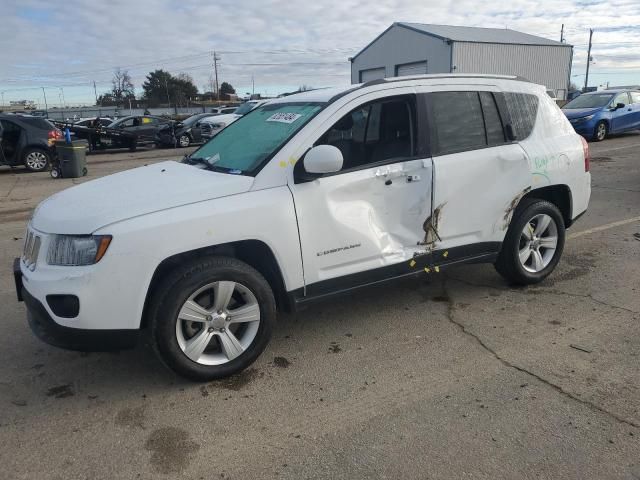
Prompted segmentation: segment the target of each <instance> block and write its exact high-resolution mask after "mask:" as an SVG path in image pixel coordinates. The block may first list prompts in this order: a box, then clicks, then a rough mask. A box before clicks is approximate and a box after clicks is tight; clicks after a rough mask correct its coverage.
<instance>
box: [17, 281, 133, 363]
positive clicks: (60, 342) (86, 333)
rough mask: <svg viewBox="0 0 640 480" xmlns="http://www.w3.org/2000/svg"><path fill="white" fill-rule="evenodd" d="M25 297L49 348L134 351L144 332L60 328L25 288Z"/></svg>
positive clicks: (33, 321)
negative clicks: (132, 349) (131, 349)
mask: <svg viewBox="0 0 640 480" xmlns="http://www.w3.org/2000/svg"><path fill="white" fill-rule="evenodd" d="M22 297H23V298H24V302H25V304H26V306H27V320H28V322H29V327H31V330H32V331H33V333H34V334H35V335H36V336H37V337H38V338H39V339H40V340H42V341H43V342H45V343H48V344H49V345H53V346H55V347H60V348H66V349H68V350H79V351H85V352H87V351H88V352H104V351H113V350H123V349H126V348H132V347H134V346H135V345H136V343H137V341H138V337H139V335H140V330H124V329H123V330H86V329H80V328H71V327H65V326H62V325H59V324H57V323H56V322H55V320H54V319H53V318H51V316H50V315H49V313H48V312H47V310H46V309H45V308H44V306H43V305H42V303H40V301H39V300H37V299H36V298H34V297H33V296H32V295H31V294H30V293H29V291H28V290H27V289H26V288H22Z"/></svg>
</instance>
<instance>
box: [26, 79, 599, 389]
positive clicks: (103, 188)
mask: <svg viewBox="0 0 640 480" xmlns="http://www.w3.org/2000/svg"><path fill="white" fill-rule="evenodd" d="M589 196H590V174H589V157H588V149H587V145H586V143H585V141H584V140H583V139H582V137H580V136H579V135H577V134H576V133H575V132H574V130H573V128H572V127H571V125H570V124H569V122H568V121H567V119H566V118H565V116H564V115H563V114H562V112H561V111H560V110H559V109H558V107H557V106H556V104H555V103H554V102H553V101H552V100H551V99H550V98H549V96H548V95H547V94H546V92H545V88H544V87H542V86H538V85H534V84H531V83H528V82H526V81H523V80H521V79H518V78H516V77H506V76H488V75H426V76H420V77H402V78H393V79H386V80H377V81H373V82H369V83H365V84H362V85H356V86H351V87H349V88H341V89H326V90H316V91H311V92H306V93H301V94H299V95H294V96H289V97H286V98H282V99H277V100H274V101H271V102H269V103H267V104H264V105H262V106H260V107H258V108H256V109H255V110H253V111H251V112H250V113H249V114H247V115H245V116H244V117H242V118H241V119H239V120H238V121H236V122H234V123H233V124H231V125H230V126H229V127H227V128H226V129H224V130H223V131H222V132H220V133H219V134H218V135H217V136H216V137H214V138H213V140H211V141H210V142H209V143H207V144H205V145H204V146H202V147H201V148H200V149H199V150H197V151H195V152H194V153H193V154H192V155H191V156H190V157H186V158H185V159H184V160H183V162H182V163H177V162H173V161H167V162H162V163H157V164H155V165H150V166H144V167H140V168H136V169H133V170H129V171H125V172H121V173H117V174H115V175H111V176H108V177H104V178H101V179H98V180H94V181H91V182H87V183H84V184H82V185H78V186H74V187H72V188H70V189H68V190H65V191H62V192H60V193H58V194H56V195H53V196H52V197H50V198H48V199H47V200H45V201H44V202H42V203H41V204H40V205H39V206H38V208H37V209H36V210H35V212H34V214H33V218H32V219H31V221H30V223H29V225H28V230H27V235H26V243H25V248H24V254H23V256H22V257H21V258H20V259H16V262H15V267H14V270H15V276H16V285H17V289H18V295H19V296H20V297H21V298H24V301H25V302H26V305H27V309H28V319H29V324H30V325H31V328H32V329H33V330H34V332H35V333H36V334H37V335H38V336H39V337H40V338H42V339H43V340H44V341H46V342H48V343H51V344H54V345H58V346H62V347H66V348H72V349H94V350H105V349H109V348H121V347H124V346H131V345H133V344H134V343H135V341H136V338H137V337H138V336H139V334H140V333H141V332H146V333H147V334H148V335H149V336H150V338H151V341H152V343H153V345H154V346H155V348H156V350H157V352H158V354H159V356H160V358H161V359H162V360H163V361H164V362H165V363H166V364H167V365H168V366H169V367H171V368H172V369H173V370H175V371H176V372H178V373H179V374H181V375H184V376H186V377H189V378H192V379H196V380H209V379H214V378H220V377H224V376H227V375H230V374H233V373H235V372H238V371H239V370H241V369H243V368H245V367H247V366H248V365H250V364H251V363H252V362H253V361H254V360H255V359H256V358H257V357H258V355H260V353H261V352H262V351H263V349H264V348H265V346H266V344H267V342H268V340H269V337H270V334H271V331H272V328H273V326H274V322H275V319H276V311H277V310H279V309H283V310H295V309H297V308H299V307H300V306H302V305H304V304H308V303H309V302H311V301H313V300H318V299H322V298H325V297H328V296H329V295H333V294H336V293H341V292H346V291H351V290H353V289H355V288H357V287H362V286H365V285H370V284H374V283H378V282H382V281H386V280H390V279H393V278H398V277H404V276H407V275H428V274H433V273H435V272H439V271H441V270H442V269H444V268H446V267H447V266H448V265H451V264H459V263H477V262H489V263H494V265H495V267H496V269H497V270H498V272H499V273H500V274H501V275H503V276H504V277H505V278H506V279H507V280H508V281H509V282H511V283H515V284H532V283H536V282H540V281H541V280H543V279H544V278H545V277H546V276H548V275H549V274H550V273H551V272H552V271H553V269H554V268H555V266H556V265H557V263H558V261H559V259H560V256H561V253H562V249H563V246H564V241H565V229H566V228H568V227H569V226H571V224H572V223H573V222H574V221H575V219H576V218H577V217H578V216H580V215H581V214H582V213H584V212H585V210H586V209H587V204H588V201H589Z"/></svg>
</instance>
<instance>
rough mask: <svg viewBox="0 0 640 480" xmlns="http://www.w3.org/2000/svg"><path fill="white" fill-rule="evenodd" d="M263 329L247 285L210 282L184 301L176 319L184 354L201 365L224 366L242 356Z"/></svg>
mask: <svg viewBox="0 0 640 480" xmlns="http://www.w3.org/2000/svg"><path fill="white" fill-rule="evenodd" d="M259 326H260V305H259V304H258V300H257V299H256V296H255V295H254V294H253V292H251V290H249V289H248V288H247V287H245V286H244V285H242V284H240V283H237V282H232V281H219V282H214V283H209V284H207V285H205V286H204V287H201V288H199V289H197V290H196V291H195V292H193V293H192V294H191V295H190V296H189V298H187V300H186V301H185V302H184V304H183V305H182V307H181V308H180V310H179V312H178V316H177V318H176V339H177V341H178V345H179V346H180V349H181V350H182V352H183V353H184V354H185V355H186V356H187V357H188V358H189V359H190V360H192V361H193V362H196V363H199V364H201V365H223V364H225V363H228V362H230V361H232V360H234V359H235V358H237V357H239V356H240V355H242V354H243V353H244V352H245V351H246V350H247V349H248V348H249V347H250V346H251V344H252V343H253V341H254V340H255V338H256V335H257V333H258V328H259Z"/></svg>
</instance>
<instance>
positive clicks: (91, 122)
mask: <svg viewBox="0 0 640 480" xmlns="http://www.w3.org/2000/svg"><path fill="white" fill-rule="evenodd" d="M112 123H113V118H106V117H93V118H85V119H84V120H79V121H77V122H75V123H74V125H78V126H79V127H97V126H101V127H108V126H109V125H111V124H112Z"/></svg>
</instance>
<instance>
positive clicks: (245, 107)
mask: <svg viewBox="0 0 640 480" xmlns="http://www.w3.org/2000/svg"><path fill="white" fill-rule="evenodd" d="M255 104H256V102H247V103H243V104H242V105H240V106H239V107H238V109H237V110H236V111H235V112H233V113H235V114H236V115H245V114H247V113H249V112H250V111H251V110H253V107H254V106H255Z"/></svg>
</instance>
